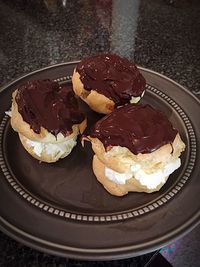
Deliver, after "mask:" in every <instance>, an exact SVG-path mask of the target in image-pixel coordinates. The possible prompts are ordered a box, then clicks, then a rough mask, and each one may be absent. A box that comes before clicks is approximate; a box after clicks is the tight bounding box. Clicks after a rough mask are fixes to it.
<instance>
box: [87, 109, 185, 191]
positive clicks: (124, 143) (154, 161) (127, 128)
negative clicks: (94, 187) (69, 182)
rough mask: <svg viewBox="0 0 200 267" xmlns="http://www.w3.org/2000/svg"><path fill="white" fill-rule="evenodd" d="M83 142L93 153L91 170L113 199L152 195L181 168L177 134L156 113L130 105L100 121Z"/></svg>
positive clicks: (179, 145) (163, 118)
mask: <svg viewBox="0 0 200 267" xmlns="http://www.w3.org/2000/svg"><path fill="white" fill-rule="evenodd" d="M85 139H87V140H89V141H91V144H92V149H93V151H94V153H95V155H94V158H93V171H94V174H95V176H96V177H97V179H98V181H99V182H100V183H101V184H102V185H103V186H104V187H105V189H106V190H107V191H108V192H109V193H111V194H112V195H116V196H123V195H125V194H127V193H128V192H130V191H133V192H147V193H151V192H155V191H158V190H160V188H161V187H162V186H163V185H164V184H165V183H166V181H167V179H168V177H169V175H170V174H171V173H173V172H174V171H175V170H176V169H178V168H179V167H180V166H181V160H180V155H181V152H182V151H184V149H185V144H184V143H183V141H182V140H181V137H180V135H179V133H178V131H177V130H176V129H175V128H174V127H173V126H172V124H171V123H170V121H169V120H168V119H167V117H166V116H165V115H164V114H163V113H162V112H161V111H159V110H157V109H155V108H153V107H152V106H150V105H148V104H146V105H142V104H138V105H136V104H129V105H126V106H123V107H120V108H117V109H115V110H114V111H113V112H112V113H110V114H108V115H106V116H105V117H103V118H102V119H100V120H99V121H98V122H97V123H96V124H95V125H94V126H93V127H92V129H91V132H90V135H89V136H87V137H86V138H85Z"/></svg>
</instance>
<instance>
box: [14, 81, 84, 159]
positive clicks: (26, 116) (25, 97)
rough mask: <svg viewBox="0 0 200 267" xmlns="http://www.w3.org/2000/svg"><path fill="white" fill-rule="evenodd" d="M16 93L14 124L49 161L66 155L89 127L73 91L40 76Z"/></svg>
mask: <svg viewBox="0 0 200 267" xmlns="http://www.w3.org/2000/svg"><path fill="white" fill-rule="evenodd" d="M12 96H13V101H12V109H11V126H12V128H13V129H14V130H15V131H16V132H18V134H19V138H20V140H21V143H22V145H23V146H24V148H25V149H26V150H27V151H28V152H29V153H30V154H31V155H32V156H33V157H34V158H36V159H38V160H40V161H44V162H48V163H50V162H55V161H57V160H59V159H60V158H64V157H66V156H67V155H68V154H69V153H70V152H71V150H72V149H73V147H74V146H75V145H76V139H77V135H78V134H79V132H81V133H82V132H83V131H84V129H85V127H86V119H85V116H84V115H83V113H82V112H81V111H80V110H79V108H78V103H77V101H76V99H75V96H74V93H73V91H71V89H69V88H66V87H65V86H62V87H61V86H59V84H58V83H57V82H54V81H51V80H38V81H29V82H27V83H25V84H23V85H21V86H20V87H19V88H18V89H17V90H16V91H14V92H13V95H12Z"/></svg>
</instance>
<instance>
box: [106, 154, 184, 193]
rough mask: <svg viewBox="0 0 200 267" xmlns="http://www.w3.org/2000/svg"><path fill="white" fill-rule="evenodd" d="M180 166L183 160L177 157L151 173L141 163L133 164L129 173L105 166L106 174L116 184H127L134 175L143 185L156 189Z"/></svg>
mask: <svg viewBox="0 0 200 267" xmlns="http://www.w3.org/2000/svg"><path fill="white" fill-rule="evenodd" d="M180 166H181V160H180V158H177V159H174V160H172V161H170V162H168V163H167V164H166V165H165V166H164V167H163V168H159V169H157V170H156V171H155V172H153V173H150V174H148V173H146V172H145V170H143V169H142V168H141V166H140V164H135V165H132V166H131V172H127V173H119V172H116V171H113V170H112V169H109V168H107V167H105V176H106V177H107V178H108V179H109V180H111V181H112V182H114V183H116V184H125V183H126V181H127V180H128V179H130V178H132V177H134V178H135V179H136V180H137V181H138V182H139V183H140V184H141V185H143V186H146V187H147V188H148V189H155V188H156V187H157V186H158V185H160V184H164V183H165V182H166V179H167V177H168V176H169V175H170V174H171V173H173V172H174V171H175V170H176V169H178V168H179V167H180Z"/></svg>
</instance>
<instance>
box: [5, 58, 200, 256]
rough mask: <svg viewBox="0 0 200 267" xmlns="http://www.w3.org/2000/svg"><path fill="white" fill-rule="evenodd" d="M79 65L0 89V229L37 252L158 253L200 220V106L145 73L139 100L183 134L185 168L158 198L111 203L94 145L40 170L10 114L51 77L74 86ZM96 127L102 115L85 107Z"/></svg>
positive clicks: (184, 93)
mask: <svg viewBox="0 0 200 267" xmlns="http://www.w3.org/2000/svg"><path fill="white" fill-rule="evenodd" d="M76 63H77V62H72V63H63V64H58V65H54V66H51V67H48V68H44V69H41V70H38V71H36V72H32V73H30V74H28V75H26V76H24V77H22V78H20V79H18V80H16V81H14V82H12V83H10V84H9V85H7V86H5V87H4V88H2V89H1V90H0V164H1V169H0V183H1V185H0V203H1V204H0V229H1V230H2V231H3V232H5V233H7V234H8V235H10V236H11V237H13V238H15V239H17V240H19V241H21V242H22V243H24V244H27V245H29V246H31V247H34V248H36V249H39V250H42V251H45V252H49V253H52V254H56V255H62V256H67V257H73V258H79V259H99V260H105V259H118V258H125V257H129V256H136V255H140V254H143V253H147V252H150V251H153V250H156V249H158V248H160V247H162V246H164V245H165V244H167V243H169V242H171V241H172V240H174V239H176V238H178V237H180V236H182V235H183V234H185V233H187V232H188V231H189V230H191V229H192V228H193V227H195V226H196V225H197V224H198V222H199V217H200V202H199V200H198V199H199V195H200V180H199V168H198V166H200V157H199V151H198V150H197V147H199V145H200V120H199V112H200V102H199V100H198V99H197V98H195V97H194V96H193V95H192V94H191V93H189V92H188V91H187V90H186V89H184V88H183V87H182V86H180V85H179V84H177V83H175V82H173V81H172V80H170V79H168V78H166V77H164V76H162V75H160V74H158V73H155V72H153V71H150V70H147V69H144V68H140V70H141V72H142V74H143V75H144V76H145V78H146V80H147V83H148V85H147V92H146V94H145V96H144V98H143V100H142V102H143V103H150V104H151V105H153V106H154V107H156V108H159V109H161V110H162V111H163V112H165V114H166V115H167V116H168V118H169V120H170V121H171V122H172V123H173V124H174V125H175V126H176V128H177V129H178V130H179V132H180V134H181V136H182V138H183V140H184V142H185V144H186V147H187V148H186V151H185V152H184V153H183V156H182V165H181V168H179V169H178V170H177V171H176V172H174V173H173V174H172V175H171V176H170V178H169V179H168V182H167V183H166V184H165V186H164V187H163V188H162V189H161V190H160V191H159V192H157V193H153V194H145V193H129V194H128V195H127V196H124V197H114V196H112V195H110V194H109V193H107V191H105V190H104V188H103V187H102V186H101V185H100V184H99V183H98V182H97V180H96V178H95V176H94V174H93V172H92V169H91V161H92V156H93V152H92V150H91V147H90V144H87V145H86V146H85V148H82V147H81V145H80V142H79V143H78V145H77V146H76V147H75V148H74V150H73V151H72V153H71V154H70V155H69V156H68V157H67V158H65V159H63V160H60V161H59V162H57V163H55V164H46V163H39V162H38V161H37V160H35V159H34V158H32V157H31V156H30V155H29V154H28V153H27V152H26V151H25V150H24V149H23V147H22V145H21V144H20V141H19V138H18V135H17V134H16V133H15V132H14V131H13V130H12V128H11V126H10V121H9V117H8V115H6V114H5V111H7V110H9V108H10V106H11V94H12V92H13V90H15V89H16V88H17V87H18V86H19V84H21V83H23V82H24V81H27V80H33V79H44V78H50V79H55V80H57V81H59V82H60V83H67V84H69V86H71V81H70V75H71V74H72V71H73V68H74V67H75V65H76ZM80 104H81V106H82V109H83V110H84V112H85V113H86V114H87V117H88V122H89V123H88V124H89V126H91V125H92V124H93V123H94V122H95V121H96V120H98V119H99V118H100V117H101V116H100V115H98V114H96V113H95V112H93V111H91V110H90V109H89V108H88V107H87V106H86V105H85V104H84V103H82V102H80Z"/></svg>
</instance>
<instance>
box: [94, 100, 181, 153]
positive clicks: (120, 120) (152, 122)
mask: <svg viewBox="0 0 200 267" xmlns="http://www.w3.org/2000/svg"><path fill="white" fill-rule="evenodd" d="M177 132H178V131H177V130H176V129H174V128H173V126H172V124H171V123H170V122H169V120H168V119H167V117H166V116H165V115H164V114H163V113H162V112H161V111H159V110H156V109H154V108H153V107H151V106H150V105H135V104H130V105H126V106H124V107H121V108H118V109H115V110H114V111H113V112H112V113H111V114H109V115H107V116H105V117H103V118H102V119H101V120H99V121H98V122H97V123H96V124H95V125H94V126H93V128H92V129H91V134H90V136H91V137H94V138H98V139H99V140H100V141H101V142H102V143H103V145H104V147H105V148H106V149H109V147H110V146H121V147H127V148H128V149H129V150H130V151H131V152H132V153H134V154H136V155H137V154H138V153H151V152H153V151H155V150H156V149H158V148H160V147H161V146H163V145H165V144H171V143H172V142H173V141H174V139H175V137H176V134H177Z"/></svg>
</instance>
